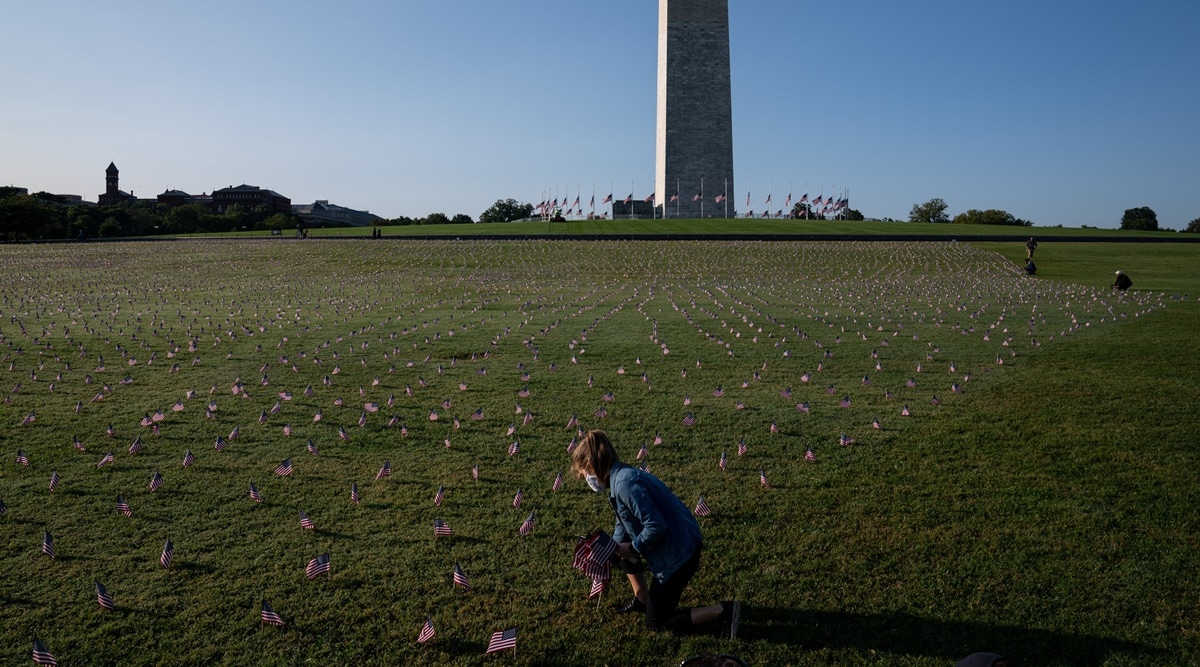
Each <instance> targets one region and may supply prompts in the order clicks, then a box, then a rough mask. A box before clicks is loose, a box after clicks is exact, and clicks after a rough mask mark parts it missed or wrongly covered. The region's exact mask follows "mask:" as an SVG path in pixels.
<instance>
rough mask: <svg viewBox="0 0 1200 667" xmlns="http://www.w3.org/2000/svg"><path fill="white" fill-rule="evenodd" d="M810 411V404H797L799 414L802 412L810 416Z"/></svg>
mask: <svg viewBox="0 0 1200 667" xmlns="http://www.w3.org/2000/svg"><path fill="white" fill-rule="evenodd" d="M809 410H810V408H809V407H808V403H797V404H796V411H797V412H802V413H804V414H808V411H809Z"/></svg>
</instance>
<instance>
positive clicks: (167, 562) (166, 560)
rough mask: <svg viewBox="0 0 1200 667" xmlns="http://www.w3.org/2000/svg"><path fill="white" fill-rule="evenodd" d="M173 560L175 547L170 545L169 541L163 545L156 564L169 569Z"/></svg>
mask: <svg viewBox="0 0 1200 667" xmlns="http://www.w3.org/2000/svg"><path fill="white" fill-rule="evenodd" d="M173 558H175V545H173V544H171V540H167V543H166V544H164V545H163V550H162V555H161V556H159V557H158V564H159V565H161V566H163V567H164V568H169V567H171V560H172V559H173Z"/></svg>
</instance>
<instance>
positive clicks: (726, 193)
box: [721, 178, 729, 218]
mask: <svg viewBox="0 0 1200 667" xmlns="http://www.w3.org/2000/svg"><path fill="white" fill-rule="evenodd" d="M721 199H722V200H724V201H723V202H722V203H723V204H725V217H726V218H728V217H729V179H728V178H727V179H725V191H724V192H722V193H721Z"/></svg>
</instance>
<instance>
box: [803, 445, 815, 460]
mask: <svg viewBox="0 0 1200 667" xmlns="http://www.w3.org/2000/svg"><path fill="white" fill-rule="evenodd" d="M804 460H805V461H808V462H809V463H815V462H816V461H817V455H816V454H813V450H812V447H809V448H808V451H807V452H805V453H804Z"/></svg>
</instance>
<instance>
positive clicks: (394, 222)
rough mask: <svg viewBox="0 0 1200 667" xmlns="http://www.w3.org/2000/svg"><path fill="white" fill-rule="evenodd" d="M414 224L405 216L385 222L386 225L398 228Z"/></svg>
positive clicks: (413, 221)
mask: <svg viewBox="0 0 1200 667" xmlns="http://www.w3.org/2000/svg"><path fill="white" fill-rule="evenodd" d="M415 222H416V221H415V220H413V219H412V218H410V217H408V216H407V215H402V216H400V217H398V218H392V219H391V220H388V221H387V224H388V225H398V226H405V225H411V224H414V223H415Z"/></svg>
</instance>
